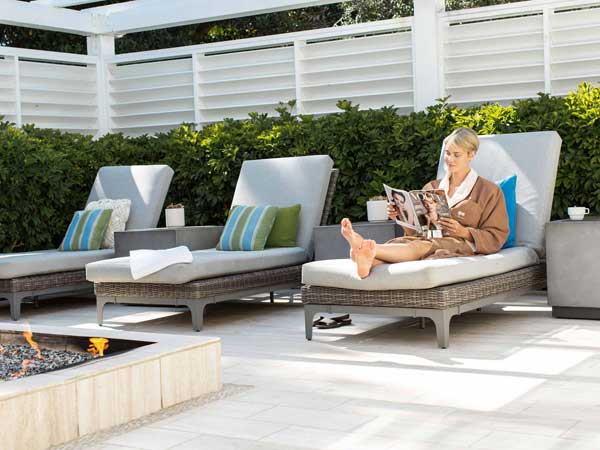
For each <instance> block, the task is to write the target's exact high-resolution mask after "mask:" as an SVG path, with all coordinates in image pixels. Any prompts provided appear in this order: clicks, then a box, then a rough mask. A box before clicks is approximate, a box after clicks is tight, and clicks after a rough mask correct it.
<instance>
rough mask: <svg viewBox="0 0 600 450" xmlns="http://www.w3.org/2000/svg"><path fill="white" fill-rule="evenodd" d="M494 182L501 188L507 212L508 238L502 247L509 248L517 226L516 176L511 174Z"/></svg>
mask: <svg viewBox="0 0 600 450" xmlns="http://www.w3.org/2000/svg"><path fill="white" fill-rule="evenodd" d="M496 184H497V185H498V186H500V189H502V193H503V194H504V200H505V201H506V212H507V213H508V228H509V232H508V238H507V239H506V242H505V243H504V245H503V246H502V248H511V247H514V246H515V228H516V226H517V176H516V175H511V176H510V177H508V178H505V179H504V180H500V181H496Z"/></svg>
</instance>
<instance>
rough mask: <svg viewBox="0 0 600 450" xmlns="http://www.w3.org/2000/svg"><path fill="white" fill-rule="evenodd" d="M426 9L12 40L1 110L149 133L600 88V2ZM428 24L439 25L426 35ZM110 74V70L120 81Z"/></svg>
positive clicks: (23, 118)
mask: <svg viewBox="0 0 600 450" xmlns="http://www.w3.org/2000/svg"><path fill="white" fill-rule="evenodd" d="M419 1H421V0H419ZM422 1H425V0H422ZM427 1H434V0H427ZM418 11H421V12H419V13H418V14H424V16H423V17H418V18H417V19H423V18H428V19H432V18H433V17H435V20H414V18H404V19H394V20H387V21H379V22H371V23H364V24H357V25H350V26H341V27H331V28H325V29H320V30H311V31H305V32H297V33H287V34H281V35H275V36H264V37H259V38H251V39H241V40H237V41H228V42H220V43H213V44H202V45H195V46H189V47H178V48H171V49H163V50H155V51H148V52H139V53H130V54H122V55H112V54H111V52H109V54H108V55H104V56H102V57H101V58H100V57H98V56H84V55H70V54H65V53H55V52H43V51H33V50H23V49H11V48H7V47H0V115H2V116H4V117H5V119H7V120H10V121H13V122H15V123H17V124H19V125H20V124H22V123H35V124H37V125H38V126H40V127H52V128H60V129H63V130H69V131H80V132H83V133H100V132H105V131H107V124H108V129H109V131H113V132H123V133H124V134H127V135H140V134H146V133H149V134H151V133H155V132H160V131H168V130H170V129H172V128H174V127H177V126H179V125H180V124H181V123H183V122H187V123H195V124H197V125H198V126H199V127H201V126H203V125H205V124H209V123H213V122H217V121H221V120H223V119H225V118H233V119H245V118H247V117H248V113H251V112H258V113H265V114H267V115H274V114H276V111H275V108H276V107H277V106H278V104H279V103H281V102H283V103H286V102H288V101H290V100H296V106H295V108H294V109H293V110H292V113H293V114H316V115H322V114H328V113H335V112H338V111H339V109H338V108H337V106H336V103H337V102H338V101H339V100H351V101H352V102H353V103H354V104H355V105H359V107H360V109H367V108H381V107H383V106H394V107H396V108H397V109H398V112H399V113H400V114H405V113H409V112H412V111H414V110H415V108H416V106H415V92H418V93H419V94H418V96H419V98H421V96H423V98H425V99H426V101H423V100H419V104H418V105H417V107H418V108H422V107H423V105H424V104H426V103H427V102H429V101H430V99H433V98H438V97H441V96H446V95H449V96H450V102H451V103H457V104H459V105H462V106H469V105H473V104H479V103H483V102H493V101H497V102H499V103H502V104H508V103H510V102H511V101H513V100H515V99H521V98H531V97H535V96H537V94H538V93H540V92H548V93H552V94H554V95H564V94H566V93H567V92H568V91H570V90H573V89H574V88H575V87H576V86H577V85H578V84H580V83H581V82H582V81H590V82H594V83H597V82H600V0H546V1H544V0H531V1H523V2H517V3H512V4H506V5H497V6H491V7H485V8H476V9H470V10H462V11H453V12H439V11H438V10H436V9H434V8H429V9H428V8H423V9H420V8H419V9H418ZM431 14H435V16H433V15H431ZM415 23H419V24H421V26H423V28H429V27H435V24H437V27H438V28H437V29H435V28H434V29H433V30H427V29H425V30H418V31H417V30H415V29H414V27H415ZM429 31H431V33H429ZM429 35H431V36H434V37H435V36H438V37H439V38H438V39H439V41H438V42H436V41H434V40H432V42H431V43H430V46H431V47H427V50H428V51H429V54H428V55H425V56H424V55H416V54H415V47H414V39H415V38H416V37H415V36H429ZM111 42H112V41H111ZM419 56H421V59H419ZM436 60H437V62H438V64H435V61H436ZM98 64H102V66H101V67H99V68H98V67H97V65H98ZM105 64H106V65H105ZM416 64H420V66H419V67H417V66H416ZM99 69H100V70H99ZM429 70H431V71H438V72H437V73H438V74H439V77H434V79H439V80H440V82H439V84H438V83H431V82H429V83H430V84H438V85H437V86H427V85H425V86H424V83H426V81H425V80H418V79H415V73H420V74H423V73H430V72H428V71H429ZM99 73H102V74H105V73H106V74H107V75H106V77H107V81H106V83H105V80H104V76H103V77H100V78H98V74H99ZM98 79H100V82H98V81H97V80H98ZM97 83H100V84H101V85H100V86H98V85H97ZM419 83H421V84H419ZM424 94H428V95H424ZM98 98H100V99H101V100H102V101H101V102H100V103H101V104H102V105H105V103H108V106H109V107H108V108H104V106H102V107H101V108H100V109H101V110H102V116H101V117H98V114H99V107H98ZM105 99H107V102H105ZM105 110H106V111H105ZM98 119H101V120H98ZM99 123H101V124H102V130H99V129H98V124H99Z"/></svg>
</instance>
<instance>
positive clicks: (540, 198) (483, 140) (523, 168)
mask: <svg viewBox="0 0 600 450" xmlns="http://www.w3.org/2000/svg"><path fill="white" fill-rule="evenodd" d="M479 139H480V145H479V151H478V152H477V156H476V157H475V159H473V162H472V166H473V167H474V168H475V170H476V171H477V173H478V174H479V175H481V176H482V177H484V178H487V179H488V180H491V181H500V180H502V179H504V178H506V177H509V176H511V175H514V174H516V175H517V228H516V233H515V238H516V245H522V246H526V247H531V248H534V249H535V250H536V251H537V252H538V254H539V255H540V256H541V257H543V256H544V252H545V251H544V225H545V223H546V222H548V221H549V220H550V213H551V211H552V199H553V197H554V184H555V182H556V172H557V170H558V160H559V156H560V146H561V144H562V139H561V138H560V136H559V135H558V133H557V132H556V131H539V132H532V133H514V134H496V135H488V136H479ZM444 173H445V170H444V159H443V149H442V156H441V158H440V163H439V166H438V178H442V177H443V176H444Z"/></svg>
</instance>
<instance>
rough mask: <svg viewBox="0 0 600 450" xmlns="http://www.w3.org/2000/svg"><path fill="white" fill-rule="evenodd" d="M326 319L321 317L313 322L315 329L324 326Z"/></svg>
mask: <svg viewBox="0 0 600 450" xmlns="http://www.w3.org/2000/svg"><path fill="white" fill-rule="evenodd" d="M324 318H325V317H323V316H321V317H319V318H318V319H317V320H315V321H313V325H312V326H313V327H316V326H317V325H322V324H323V323H324V322H323V319H324Z"/></svg>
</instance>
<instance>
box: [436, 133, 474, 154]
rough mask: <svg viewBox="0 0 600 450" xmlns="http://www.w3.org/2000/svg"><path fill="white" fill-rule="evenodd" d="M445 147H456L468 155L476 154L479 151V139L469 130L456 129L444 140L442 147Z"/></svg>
mask: <svg viewBox="0 0 600 450" xmlns="http://www.w3.org/2000/svg"><path fill="white" fill-rule="evenodd" d="M447 145H456V146H457V147H460V148H462V149H464V150H466V151H467V152H468V153H471V152H477V149H479V138H478V137H477V133H475V132H474V131H473V130H471V129H470V128H465V127H461V128H457V129H456V130H454V131H453V132H452V133H450V134H449V135H448V136H447V137H446V139H444V147H446V146H447Z"/></svg>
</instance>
